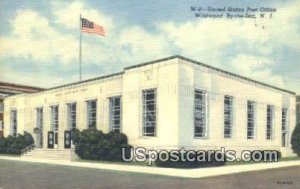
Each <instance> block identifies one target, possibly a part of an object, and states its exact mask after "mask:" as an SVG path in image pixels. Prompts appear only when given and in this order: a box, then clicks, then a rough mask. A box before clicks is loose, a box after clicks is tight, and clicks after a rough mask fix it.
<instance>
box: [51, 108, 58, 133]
mask: <svg viewBox="0 0 300 189" xmlns="http://www.w3.org/2000/svg"><path fill="white" fill-rule="evenodd" d="M51 130H52V131H58V106H51Z"/></svg>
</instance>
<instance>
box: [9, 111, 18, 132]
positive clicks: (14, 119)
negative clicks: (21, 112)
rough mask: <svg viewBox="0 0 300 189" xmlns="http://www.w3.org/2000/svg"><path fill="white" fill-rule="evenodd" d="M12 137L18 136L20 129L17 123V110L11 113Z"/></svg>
mask: <svg viewBox="0 0 300 189" xmlns="http://www.w3.org/2000/svg"><path fill="white" fill-rule="evenodd" d="M10 115H11V117H10V120H11V131H10V132H11V133H10V134H11V135H12V136H17V129H18V121H17V110H12V111H11V114H10Z"/></svg>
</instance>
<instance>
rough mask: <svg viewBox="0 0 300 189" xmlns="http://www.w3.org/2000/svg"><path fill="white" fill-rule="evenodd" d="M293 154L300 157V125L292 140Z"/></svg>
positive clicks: (299, 124)
mask: <svg viewBox="0 0 300 189" xmlns="http://www.w3.org/2000/svg"><path fill="white" fill-rule="evenodd" d="M291 144H292V149H293V152H294V153H296V154H297V156H298V157H300V123H298V124H297V125H296V127H295V129H294V131H293V133H292V139H291Z"/></svg>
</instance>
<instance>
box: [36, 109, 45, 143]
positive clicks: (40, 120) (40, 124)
mask: <svg viewBox="0 0 300 189" xmlns="http://www.w3.org/2000/svg"><path fill="white" fill-rule="evenodd" d="M43 122H44V120H43V108H37V109H36V127H37V128H38V132H37V135H36V136H37V140H36V141H37V142H36V144H37V147H39V148H41V147H43Z"/></svg>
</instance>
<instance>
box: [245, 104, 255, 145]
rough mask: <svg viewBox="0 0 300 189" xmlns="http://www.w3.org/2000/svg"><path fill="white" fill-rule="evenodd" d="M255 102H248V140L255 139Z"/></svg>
mask: <svg viewBox="0 0 300 189" xmlns="http://www.w3.org/2000/svg"><path fill="white" fill-rule="evenodd" d="M254 108H255V102H253V101H248V102H247V139H254V137H255V136H254V131H255V128H254V127H255V122H254V121H255V115H254V113H255V110H254Z"/></svg>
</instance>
